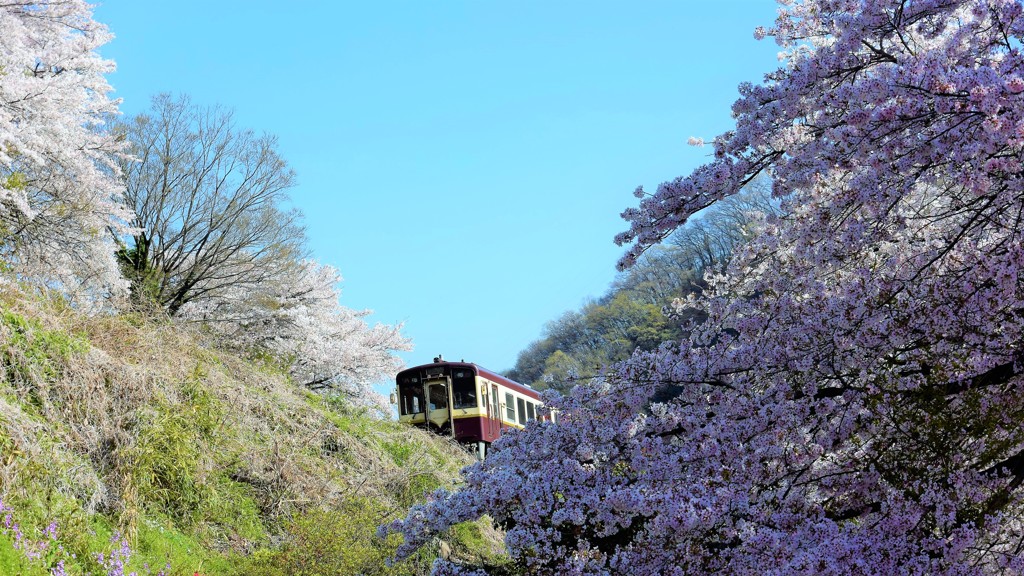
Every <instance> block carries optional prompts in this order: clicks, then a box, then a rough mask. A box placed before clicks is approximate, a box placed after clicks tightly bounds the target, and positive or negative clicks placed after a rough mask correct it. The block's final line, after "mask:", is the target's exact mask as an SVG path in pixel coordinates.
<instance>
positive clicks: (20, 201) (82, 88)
mask: <svg viewBox="0 0 1024 576" xmlns="http://www.w3.org/2000/svg"><path fill="white" fill-rule="evenodd" d="M110 38H111V36H110V34H109V33H108V32H107V30H106V28H105V27H104V26H103V25H101V24H98V23H96V22H95V21H94V20H93V19H92V15H91V10H90V7H89V5H88V4H86V3H85V2H83V1H81V0H64V1H61V2H29V1H23V0H10V1H7V2H3V3H2V4H0V257H2V258H3V260H4V261H5V262H6V263H7V265H9V266H10V268H11V269H12V270H13V271H14V272H15V273H16V274H17V276H18V277H19V278H20V279H22V280H32V281H35V282H37V283H39V284H41V285H45V286H48V287H55V288H58V289H60V290H61V291H63V292H64V293H65V294H67V295H68V296H70V297H72V298H73V299H74V300H76V301H78V302H81V303H83V304H85V303H90V302H91V303H97V302H100V301H102V299H103V298H105V297H107V296H110V295H112V294H117V293H120V292H123V290H124V288H125V287H126V283H125V282H124V281H123V280H122V279H121V276H120V273H119V270H118V267H117V264H116V261H115V259H114V251H115V247H114V243H113V238H114V235H115V234H121V233H124V232H125V231H126V228H125V223H126V222H127V221H128V220H129V218H130V211H129V210H128V209H127V208H126V207H125V206H124V204H123V202H122V198H121V192H122V189H121V185H120V183H119V180H118V178H117V177H116V167H115V166H114V164H113V162H112V159H113V156H112V154H113V153H116V152H117V151H118V149H119V145H118V144H117V142H116V141H115V138H114V137H112V135H111V134H110V133H109V132H108V131H107V130H105V128H104V121H103V120H104V118H105V117H108V116H109V115H112V114H114V113H116V112H117V102H116V101H113V100H111V99H109V98H108V96H107V94H108V93H109V92H110V86H109V85H108V84H107V81H106V79H105V77H104V75H105V74H107V73H109V72H111V71H112V70H113V69H114V64H113V62H111V61H109V60H105V59H103V58H101V57H100V56H99V55H98V54H97V53H96V49H97V48H98V47H100V46H101V45H103V44H104V43H106V42H107V41H108V40H109V39H110Z"/></svg>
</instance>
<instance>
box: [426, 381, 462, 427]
mask: <svg viewBox="0 0 1024 576" xmlns="http://www.w3.org/2000/svg"><path fill="white" fill-rule="evenodd" d="M424 388H425V390H424V392H425V393H424V397H425V398H426V399H427V401H426V404H427V405H426V409H427V420H428V421H429V422H430V423H431V424H433V425H434V426H436V427H437V428H438V429H440V430H443V429H444V428H445V426H449V427H451V432H452V435H453V436H454V434H455V430H454V426H452V421H451V409H450V406H451V380H450V379H449V378H447V377H446V378H445V379H444V380H433V381H430V380H428V381H427V382H425V383H424Z"/></svg>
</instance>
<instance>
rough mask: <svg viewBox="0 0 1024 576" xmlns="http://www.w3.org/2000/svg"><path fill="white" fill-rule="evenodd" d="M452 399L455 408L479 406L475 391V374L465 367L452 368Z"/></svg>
mask: <svg viewBox="0 0 1024 576" xmlns="http://www.w3.org/2000/svg"><path fill="white" fill-rule="evenodd" d="M452 400H453V404H454V405H455V408H477V407H479V404H478V402H479V401H478V400H477V391H476V374H475V373H474V372H473V371H472V370H468V369H465V368H461V369H460V368H455V369H453V370H452Z"/></svg>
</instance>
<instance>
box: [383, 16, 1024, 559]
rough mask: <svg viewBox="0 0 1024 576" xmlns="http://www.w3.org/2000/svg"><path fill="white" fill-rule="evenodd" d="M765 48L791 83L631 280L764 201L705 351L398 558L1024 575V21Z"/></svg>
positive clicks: (703, 306) (650, 368) (461, 503)
mask: <svg viewBox="0 0 1024 576" xmlns="http://www.w3.org/2000/svg"><path fill="white" fill-rule="evenodd" d="M756 34H757V35H758V36H772V37H774V38H775V39H776V41H777V42H778V43H779V44H780V45H781V46H782V47H783V49H784V50H785V66H784V67H783V68H781V69H780V70H778V71H776V72H774V73H772V74H770V75H768V76H767V77H766V79H765V82H764V83H763V84H760V85H753V84H745V85H743V86H741V89H740V91H741V98H740V99H739V100H738V101H737V102H736V104H735V105H734V108H733V110H734V114H735V117H736V127H735V129H734V130H732V131H730V132H727V133H726V134H723V135H720V136H719V137H717V138H715V139H714V141H713V143H712V146H713V154H714V157H713V159H712V160H711V162H710V163H708V164H707V165H705V166H702V167H700V168H698V169H697V170H696V171H694V173H693V174H691V175H689V176H687V177H682V178H678V179H676V180H673V181H671V182H667V183H665V184H662V185H661V186H660V187H659V188H658V190H657V191H655V192H654V193H653V194H650V195H648V194H647V193H645V192H644V191H643V190H638V196H639V197H641V198H642V200H641V202H640V205H639V207H638V208H633V209H629V210H627V211H626V212H625V213H624V217H625V218H626V219H627V220H628V221H629V222H630V229H629V231H627V232H625V233H624V234H622V235H620V236H619V238H618V241H619V242H620V243H623V244H626V243H629V244H631V247H630V249H629V252H628V253H627V255H626V256H625V257H624V259H623V261H622V263H621V264H622V266H629V265H630V264H631V263H632V262H634V261H635V259H636V258H637V257H638V256H639V255H640V254H642V253H643V251H644V250H646V249H647V248H648V247H650V246H652V245H654V244H656V243H657V242H659V241H661V240H662V239H664V238H666V237H667V235H669V234H670V233H671V232H672V231H674V230H676V229H677V228H679V227H680V226H683V225H684V224H685V223H686V221H687V219H688V218H690V217H691V216H692V215H693V214H695V213H696V212H698V211H700V210H702V209H704V208H706V207H708V206H710V205H712V204H714V203H715V202H718V201H719V200H721V199H723V198H727V197H729V196H731V195H733V194H735V193H736V192H737V191H738V190H739V189H740V188H741V187H742V186H744V185H745V184H746V183H748V182H750V181H751V180H752V179H753V178H755V177H757V176H758V175H762V174H763V175H767V176H768V177H770V178H771V180H772V182H773V193H774V195H775V196H776V197H777V198H778V199H779V200H780V202H781V206H782V209H781V214H780V215H777V216H768V217H765V218H762V219H761V220H760V222H759V223H758V225H757V228H758V234H757V235H756V237H755V238H754V239H753V240H752V241H751V242H750V243H749V244H747V245H746V246H745V247H744V248H743V249H741V250H740V251H739V253H738V254H736V256H735V257H734V259H733V260H732V262H731V263H730V265H729V267H728V269H727V270H726V271H725V272H724V273H723V274H720V275H717V276H714V277H711V278H709V279H708V280H709V288H708V290H707V291H706V293H705V294H704V295H702V296H700V297H693V298H691V299H689V300H687V301H685V302H679V303H677V306H679V307H681V308H683V307H691V308H697V309H699V310H700V311H702V312H703V313H704V314H706V315H707V320H706V321H705V322H703V323H702V324H701V325H699V326H691V327H690V328H691V330H690V331H689V334H690V336H689V337H688V338H687V339H686V340H684V341H683V342H678V343H666V344H665V345H663V346H662V347H661V348H660V349H659V350H658V351H656V352H652V353H638V354H636V355H634V356H633V357H632V358H631V359H630V360H628V361H626V362H624V363H622V364H620V365H617V366H614V367H611V368H609V369H608V370H607V371H606V372H605V373H604V374H603V376H602V378H600V379H597V380H595V381H594V382H590V383H587V384H583V385H580V386H577V387H576V388H575V389H574V390H573V391H572V393H571V394H570V395H568V396H566V397H563V398H550V399H549V400H550V402H551V404H553V405H555V406H556V407H558V408H560V409H561V410H562V418H561V419H560V421H559V423H558V424H549V423H540V422H538V423H531V425H530V426H529V427H527V430H526V431H525V432H523V433H521V434H516V435H512V436H510V437H507V438H505V439H503V440H502V441H501V442H499V443H497V444H496V445H495V446H494V447H493V448H494V449H493V450H492V452H491V454H490V455H489V456H488V458H487V459H486V460H485V461H484V462H482V463H480V464H477V465H474V466H472V467H470V468H469V469H467V470H466V472H465V476H466V484H465V487H464V488H463V489H461V490H459V491H458V492H455V493H454V494H448V493H443V492H440V493H437V494H436V495H435V496H434V498H433V500H432V501H430V502H428V503H427V504H426V505H423V506H419V507H416V508H414V509H413V510H411V511H410V513H409V516H408V517H407V518H406V519H404V520H401V521H397V522H395V523H393V524H391V525H389V526H387V527H385V528H383V531H397V532H401V533H402V534H403V535H404V536H405V539H406V543H405V546H404V547H403V549H402V550H401V551H400V553H401V554H408V553H410V552H411V551H412V550H415V549H416V548H417V547H419V546H420V545H422V544H423V543H425V542H427V541H428V540H429V539H431V538H433V537H435V536H436V535H438V534H441V533H443V531H444V530H446V529H447V528H448V527H450V526H451V525H452V524H454V523H456V522H460V521H463V520H467V519H472V518H477V517H479V516H481V515H483V514H487V515H490V516H491V517H492V518H494V520H495V521H496V522H497V523H498V524H499V525H501V526H503V527H505V529H506V530H507V536H506V543H507V545H508V548H509V552H510V556H511V563H510V564H508V565H505V566H502V567H486V566H483V567H472V566H461V565H458V564H454V563H450V562H439V563H438V564H437V565H436V567H435V573H436V574H474V573H505V572H510V573H517V572H527V573H531V574H640V575H646V574H704V573H723V574H751V575H753V574H780V575H781V574H922V575H924V574H945V575H952V574H957V575H965V574H1020V573H1022V572H1024V490H1022V484H1024V426H1022V425H1021V422H1022V421H1024V420H1022V418H1024V378H1022V375H1021V372H1022V371H1024V282H1022V280H1024V279H1022V277H1021V271H1022V270H1024V241H1022V219H1024V187H1022V180H1021V176H1022V164H1021V161H1022V150H1024V58H1022V54H1021V48H1022V40H1024V10H1022V6H1021V3H1020V2H1019V1H1017V0H904V1H898V0H869V1H853V0H804V1H802V2H791V1H784V2H782V6H781V8H780V11H779V18H778V20H777V21H776V23H775V26H774V27H772V28H770V29H759V30H758V31H757V32H756ZM665 389H671V390H672V391H673V396H672V398H671V399H670V400H668V401H664V402H653V401H652V400H651V399H652V397H654V395H655V394H658V393H659V392H664V390H665ZM659 397H663V396H659Z"/></svg>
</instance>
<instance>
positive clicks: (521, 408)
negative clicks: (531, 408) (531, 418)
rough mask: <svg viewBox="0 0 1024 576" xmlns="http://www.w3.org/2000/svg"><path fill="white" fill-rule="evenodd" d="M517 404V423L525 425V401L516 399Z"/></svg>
mask: <svg viewBox="0 0 1024 576" xmlns="http://www.w3.org/2000/svg"><path fill="white" fill-rule="evenodd" d="M516 400H517V401H518V404H519V423H520V424H523V425H526V401H525V400H523V399H522V398H517V399H516Z"/></svg>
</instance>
